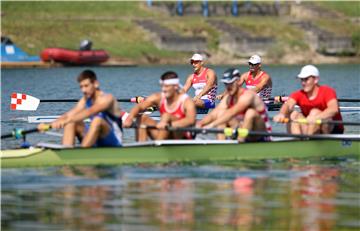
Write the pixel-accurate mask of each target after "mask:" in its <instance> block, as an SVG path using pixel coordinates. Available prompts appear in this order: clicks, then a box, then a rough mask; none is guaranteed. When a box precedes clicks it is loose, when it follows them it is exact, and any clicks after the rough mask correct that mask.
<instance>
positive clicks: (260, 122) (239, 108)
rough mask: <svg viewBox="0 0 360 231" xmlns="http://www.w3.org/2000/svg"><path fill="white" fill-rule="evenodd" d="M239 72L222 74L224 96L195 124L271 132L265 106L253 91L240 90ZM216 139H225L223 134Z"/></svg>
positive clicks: (234, 70) (206, 126)
mask: <svg viewBox="0 0 360 231" xmlns="http://www.w3.org/2000/svg"><path fill="white" fill-rule="evenodd" d="M238 73H239V71H238V70H237V69H233V68H230V69H228V70H226V71H225V72H224V75H223V77H222V79H221V82H223V83H224V84H225V88H226V94H225V96H224V98H223V99H222V100H221V102H220V103H219V105H218V106H217V107H216V108H215V109H214V110H212V111H211V112H210V113H209V114H208V115H207V116H205V118H204V119H202V120H201V121H200V122H198V123H197V126H198V127H205V128H213V127H215V128H225V127H232V128H238V127H239V128H245V129H248V130H252V131H265V132H271V125H270V121H269V117H268V115H267V111H266V106H265V104H264V102H263V101H262V99H261V98H260V97H259V96H258V95H257V94H256V92H255V91H252V90H248V89H245V88H240V87H239V86H238V84H239V83H238V82H239V80H240V78H239V75H238ZM218 139H225V136H224V135H223V134H219V135H218ZM238 140H239V141H241V142H243V141H259V140H270V138H269V137H254V136H253V137H248V138H246V140H244V139H243V138H241V137H239V138H238Z"/></svg>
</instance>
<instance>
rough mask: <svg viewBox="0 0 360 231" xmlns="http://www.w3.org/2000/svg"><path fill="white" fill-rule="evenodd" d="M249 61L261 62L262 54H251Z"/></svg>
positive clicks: (253, 62)
mask: <svg viewBox="0 0 360 231" xmlns="http://www.w3.org/2000/svg"><path fill="white" fill-rule="evenodd" d="M249 63H251V64H258V63H261V58H260V56H258V55H253V56H251V57H250V59H249Z"/></svg>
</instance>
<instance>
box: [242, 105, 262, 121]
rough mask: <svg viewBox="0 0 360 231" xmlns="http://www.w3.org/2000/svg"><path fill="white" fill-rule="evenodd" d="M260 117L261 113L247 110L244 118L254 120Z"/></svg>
mask: <svg viewBox="0 0 360 231" xmlns="http://www.w3.org/2000/svg"><path fill="white" fill-rule="evenodd" d="M258 115H259V113H258V112H257V111H255V109H252V108H250V109H248V110H246V112H245V116H244V117H245V119H252V118H255V117H257V116H258Z"/></svg>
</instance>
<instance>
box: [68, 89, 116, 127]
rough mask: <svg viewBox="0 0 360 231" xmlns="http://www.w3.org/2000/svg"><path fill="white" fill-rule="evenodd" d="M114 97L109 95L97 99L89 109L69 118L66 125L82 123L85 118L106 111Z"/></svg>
mask: <svg viewBox="0 0 360 231" xmlns="http://www.w3.org/2000/svg"><path fill="white" fill-rule="evenodd" d="M114 100H115V99H114V97H113V96H112V95H110V94H106V95H103V96H101V97H100V98H99V99H97V100H96V101H95V102H94V104H93V105H92V106H91V107H90V108H86V109H83V110H81V111H79V112H78V113H76V114H74V115H72V116H69V117H68V119H67V121H66V122H67V123H70V122H79V121H83V120H84V119H85V118H89V117H90V116H92V115H95V114H97V113H99V112H102V111H107V110H108V109H109V108H110V107H111V105H112V104H113V102H114Z"/></svg>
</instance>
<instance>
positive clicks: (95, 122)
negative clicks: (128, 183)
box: [90, 117, 103, 128]
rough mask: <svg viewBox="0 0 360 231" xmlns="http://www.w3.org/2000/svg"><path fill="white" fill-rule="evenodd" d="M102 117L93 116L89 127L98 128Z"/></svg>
mask: <svg viewBox="0 0 360 231" xmlns="http://www.w3.org/2000/svg"><path fill="white" fill-rule="evenodd" d="M102 121H103V119H102V118H100V117H95V118H94V119H93V120H92V121H91V124H90V128H99V127H100V126H101V123H102Z"/></svg>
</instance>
